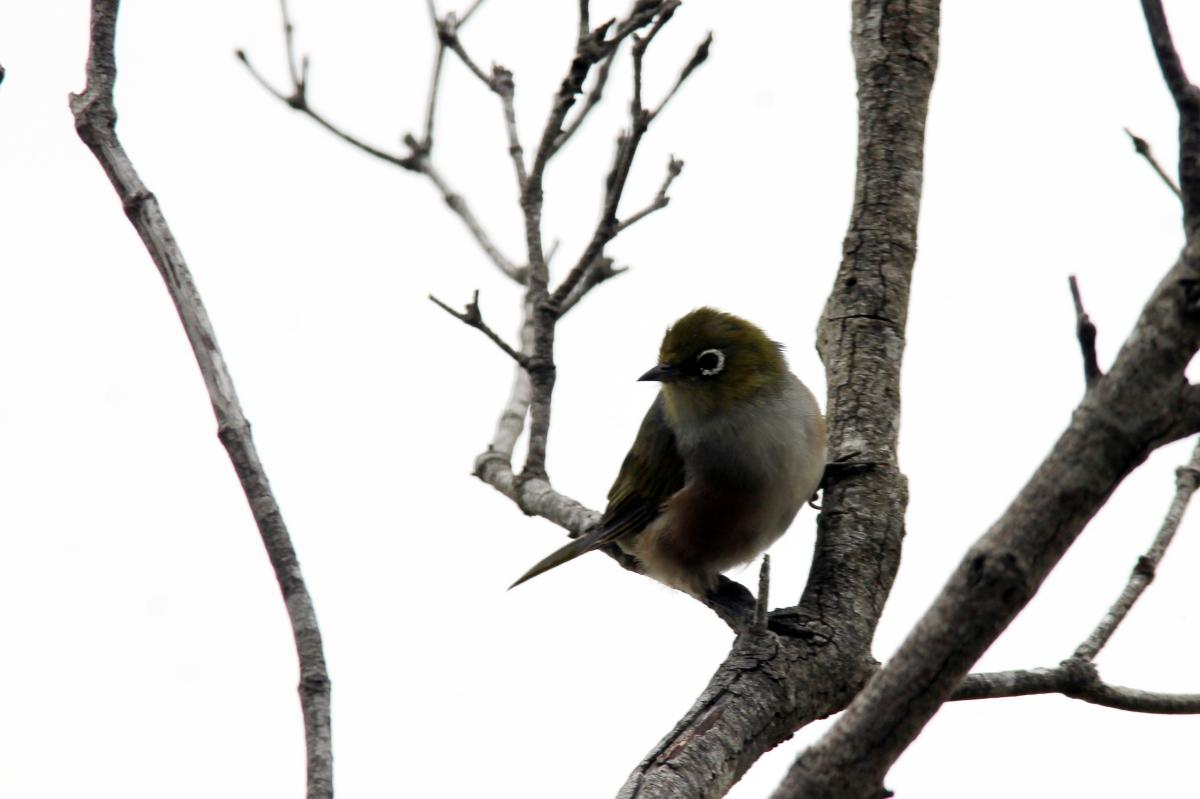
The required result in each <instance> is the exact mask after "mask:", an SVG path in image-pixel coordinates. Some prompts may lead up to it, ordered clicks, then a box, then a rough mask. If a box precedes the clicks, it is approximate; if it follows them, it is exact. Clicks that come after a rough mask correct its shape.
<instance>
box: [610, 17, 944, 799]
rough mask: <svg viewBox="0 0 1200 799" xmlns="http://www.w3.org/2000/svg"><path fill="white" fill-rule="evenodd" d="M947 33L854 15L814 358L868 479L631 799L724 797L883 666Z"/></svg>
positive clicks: (837, 504)
mask: <svg viewBox="0 0 1200 799" xmlns="http://www.w3.org/2000/svg"><path fill="white" fill-rule="evenodd" d="M937 26H938V6H937V3H936V2H930V1H929V0H916V1H910V2H909V3H905V4H896V3H886V2H883V1H882V0H870V1H869V2H864V1H863V0H859V1H858V2H855V3H854V24H853V28H852V30H853V34H852V41H853V46H854V50H855V58H856V60H857V62H858V80H859V103H860V111H859V143H858V164H859V167H858V170H859V171H858V177H857V180H856V182H855V197H854V206H853V209H852V212H851V222H850V227H849V230H848V231H847V236H846V243H845V247H844V253H845V256H844V258H843V260H842V263H841V266H840V268H839V271H838V275H837V278H836V280H835V281H834V284H833V287H832V290H831V292H830V298H829V301H828V304H827V305H826V307H825V312H824V314H823V316H822V319H821V322H820V326H819V328H818V341H817V347H818V352H819V353H820V354H821V357H822V360H823V361H824V363H825V368H826V375H827V378H826V384H827V385H828V386H829V398H828V401H827V404H826V408H827V410H826V419H827V422H828V425H829V431H830V445H831V449H832V454H833V456H834V459H835V460H836V459H837V458H838V457H842V456H853V457H854V458H855V459H856V460H858V461H866V462H869V463H870V464H871V468H858V469H853V470H851V469H846V470H840V471H839V472H838V473H837V475H836V477H834V478H833V479H831V480H830V481H829V482H828V484H827V486H826V489H825V494H824V499H823V505H824V509H823V510H822V512H821V516H820V519H819V521H818V528H817V546H816V551H815V553H814V559H813V565H812V568H811V570H810V576H809V582H808V585H807V587H806V588H805V591H804V595H803V597H802V598H801V600H800V603H799V604H798V605H797V606H795V607H790V608H783V609H779V610H776V611H774V612H772V613H771V614H770V617H769V619H768V628H769V630H770V631H771V634H769V635H759V636H751V635H742V636H739V638H738V640H737V642H736V643H735V645H734V648H733V651H731V652H730V655H729V657H728V658H727V659H726V660H725V662H724V663H723V664H722V665H721V666H720V667H719V668H718V670H717V672H716V674H714V675H713V678H712V680H711V681H710V682H709V685H708V687H707V688H706V689H705V691H704V693H703V694H701V696H700V697H699V698H698V699H697V700H696V702H695V703H694V704H693V705H692V708H691V710H689V711H688V713H687V714H686V715H685V716H684V717H683V718H682V719H681V720H680V722H679V723H678V724H677V725H676V727H675V729H673V730H672V731H671V732H669V733H668V734H667V736H666V737H665V738H664V739H663V740H662V742H661V743H660V744H659V745H658V746H657V747H655V749H654V750H652V751H651V752H650V754H649V755H648V756H647V757H646V758H645V759H644V760H643V761H642V762H641V764H639V765H638V767H637V768H635V769H634V771H633V773H632V774H631V775H630V776H629V778H628V779H627V780H626V783H625V786H624V787H623V788H622V791H621V794H620V796H622V797H635V796H636V797H676V796H704V797H716V796H720V795H722V794H723V793H724V791H726V790H727V789H728V787H729V786H730V785H732V784H733V783H734V782H736V781H737V780H738V779H739V778H740V777H741V776H742V774H743V773H744V772H745V771H746V769H748V768H749V767H750V765H752V764H753V763H754V762H755V761H756V760H757V759H758V758H759V757H760V756H761V755H762V754H763V753H764V752H766V751H768V750H769V749H771V748H773V747H774V746H776V745H778V744H779V743H780V742H782V741H784V740H786V739H787V738H789V737H790V736H791V735H792V734H793V733H794V732H795V731H796V730H797V729H799V728H801V727H803V726H804V725H806V724H808V723H810V722H812V721H815V720H816V719H819V718H824V717H826V716H828V715H830V714H831V713H835V712H837V711H838V710H839V709H841V708H844V707H845V706H846V704H847V703H848V702H849V701H850V700H851V698H852V697H853V696H854V695H855V694H856V693H857V692H858V691H859V690H860V689H861V688H862V686H863V684H864V682H865V681H866V680H867V678H868V677H869V676H870V675H871V674H872V673H873V671H874V670H875V669H877V668H878V664H877V663H876V662H875V661H874V659H873V658H872V657H871V639H872V636H873V634H874V630H875V626H876V624H877V623H878V618H879V613H880V612H881V610H882V608H883V604H884V600H885V599H886V598H887V595H888V592H889V591H890V589H891V583H892V580H893V578H894V575H895V570H896V566H897V564H898V558H899V551H900V542H901V540H902V538H903V534H904V509H905V504H906V500H907V484H906V481H905V478H904V475H903V474H901V472H900V470H899V468H898V466H897V464H896V445H897V436H898V431H899V379H900V361H901V357H902V355H903V352H904V327H905V322H906V319H907V306H908V297H909V284H910V278H911V272H912V268H913V262H914V255H915V251H916V232H917V220H918V209H919V200H920V191H921V185H922V175H923V163H922V143H923V136H924V125H925V113H926V109H927V107H928V99H929V92H930V89H931V87H932V83H933V73H934V67H935V64H936V62H937ZM851 795H852V794H842V795H841V796H840V797H839V799H843V797H846V796H851Z"/></svg>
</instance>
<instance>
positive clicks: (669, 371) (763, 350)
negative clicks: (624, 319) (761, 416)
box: [640, 308, 788, 415]
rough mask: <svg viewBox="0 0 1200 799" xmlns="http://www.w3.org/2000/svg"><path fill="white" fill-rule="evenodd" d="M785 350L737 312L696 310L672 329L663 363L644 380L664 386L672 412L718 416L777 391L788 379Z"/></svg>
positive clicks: (665, 341)
mask: <svg viewBox="0 0 1200 799" xmlns="http://www.w3.org/2000/svg"><path fill="white" fill-rule="evenodd" d="M787 373H788V370H787V361H786V360H785V359H784V357H783V348H782V347H781V346H780V345H779V344H777V343H775V342H774V341H771V339H769V338H767V335H766V333H764V332H763V331H762V330H761V329H759V328H758V327H757V326H756V325H753V324H751V323H750V322H747V321H746V320H745V319H742V318H741V317H738V316H734V315H733V314H728V313H723V312H721V311H717V310H714V309H712V308H697V309H696V310H694V311H692V312H691V313H689V314H687V315H686V316H684V317H683V318H681V319H680V320H679V321H677V322H676V323H675V324H673V325H671V327H670V328H669V329H668V330H667V334H666V335H665V336H664V337H663V342H662V347H661V348H660V349H659V352H658V365H657V366H655V367H654V368H653V369H651V370H650V371H648V372H646V374H644V375H642V377H641V378H640V379H641V380H657V381H659V382H661V383H662V384H663V393H664V394H665V396H666V400H667V406H668V409H669V410H670V411H671V412H679V411H688V412H690V413H689V414H688V415H691V414H693V413H699V414H706V413H716V412H720V411H724V410H728V409H729V408H731V407H733V406H735V405H736V404H738V403H740V402H746V401H750V400H753V399H754V398H756V397H757V396H758V395H759V394H760V393H761V392H764V391H774V390H778V388H779V387H780V386H781V385H782V381H783V378H784V377H785V376H786V375H787Z"/></svg>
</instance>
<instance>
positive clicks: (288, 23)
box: [279, 0, 306, 93]
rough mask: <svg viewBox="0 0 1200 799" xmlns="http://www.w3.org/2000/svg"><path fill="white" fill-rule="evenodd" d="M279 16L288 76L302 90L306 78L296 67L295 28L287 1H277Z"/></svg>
mask: <svg viewBox="0 0 1200 799" xmlns="http://www.w3.org/2000/svg"><path fill="white" fill-rule="evenodd" d="M279 15H280V16H281V17H282V18H283V43H284V47H285V48H286V49H287V65H288V74H289V75H291V77H292V84H293V85H295V86H297V87H299V88H300V89H301V90H303V89H304V83H305V78H306V76H305V75H304V74H303V72H302V71H299V70H298V69H297V67H296V42H295V39H296V27H295V26H294V25H293V24H292V15H291V14H290V13H289V12H288V4H287V0H279ZM301 93H303V92H301Z"/></svg>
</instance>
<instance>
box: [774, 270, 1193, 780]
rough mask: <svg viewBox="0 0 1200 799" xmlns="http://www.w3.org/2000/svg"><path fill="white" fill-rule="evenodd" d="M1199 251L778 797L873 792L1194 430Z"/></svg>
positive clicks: (1150, 306) (1161, 289)
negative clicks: (1159, 451) (1072, 552)
mask: <svg viewBox="0 0 1200 799" xmlns="http://www.w3.org/2000/svg"><path fill="white" fill-rule="evenodd" d="M1196 254H1197V253H1195V252H1194V251H1193V249H1192V247H1191V246H1189V248H1186V249H1185V251H1184V253H1183V254H1182V255H1181V257H1180V259H1179V260H1178V261H1177V262H1176V264H1175V266H1174V267H1173V268H1172V269H1171V270H1170V271H1169V272H1168V274H1167V276H1166V277H1165V278H1164V279H1163V281H1162V282H1161V283H1160V284H1159V286H1158V288H1157V289H1156V290H1155V292H1154V294H1153V295H1152V296H1151V298H1150V300H1149V301H1148V302H1147V304H1146V306H1145V308H1144V309H1143V311H1142V314H1141V316H1140V317H1139V319H1138V322H1137V324H1136V325H1135V328H1134V330H1133V332H1132V333H1131V335H1130V336H1129V338H1128V339H1127V340H1126V341H1125V344H1124V346H1123V347H1122V348H1121V351H1120V353H1119V354H1118V355H1117V358H1116V360H1115V361H1114V363H1113V366H1112V368H1111V369H1110V371H1109V373H1108V375H1107V376H1106V377H1105V378H1104V379H1103V380H1100V381H1097V383H1096V384H1095V385H1094V386H1093V387H1092V389H1091V390H1090V391H1088V392H1087V393H1086V394H1085V395H1084V398H1083V400H1082V402H1080V404H1079V407H1078V408H1077V409H1076V411H1075V414H1074V416H1073V417H1072V420H1071V423H1070V425H1069V426H1068V427H1067V429H1066V430H1065V431H1064V432H1063V434H1062V435H1061V436H1060V437H1059V440H1058V442H1057V443H1056V444H1055V445H1054V448H1053V450H1052V451H1051V453H1050V454H1049V455H1048V456H1047V457H1046V459H1045V460H1044V461H1043V462H1042V464H1041V466H1039V467H1038V469H1037V471H1036V472H1035V473H1034V475H1033V477H1032V478H1031V479H1030V480H1029V482H1028V483H1026V485H1025V487H1024V488H1023V489H1022V490H1021V492H1020V494H1019V495H1018V496H1017V498H1016V499H1015V500H1014V501H1013V503H1012V504H1011V505H1010V506H1009V508H1008V509H1007V510H1006V511H1005V512H1004V514H1003V515H1002V516H1001V517H1000V519H999V520H998V521H997V522H996V523H995V524H994V525H993V526H992V528H991V529H990V530H989V531H988V532H987V533H986V534H985V535H984V536H983V537H982V538H981V539H980V540H979V541H978V542H977V543H976V544H975V545H974V546H973V547H972V548H971V549H970V550H969V551H968V553H967V555H966V557H965V558H964V559H963V561H962V563H961V564H960V565H959V567H958V568H957V569H956V570H955V572H954V574H953V575H952V576H951V577H950V580H949V582H948V583H947V585H946V587H945V588H944V589H943V590H942V592H941V594H940V595H939V596H938V597H937V599H935V600H934V603H933V606H932V607H931V608H930V609H929V611H928V612H927V613H926V614H925V615H924V616H923V617H922V618H921V620H920V621H918V623H917V625H916V627H915V628H914V629H913V631H912V632H911V633H910V634H909V636H908V638H907V640H906V641H905V642H904V643H903V644H902V645H901V647H900V648H899V650H897V652H896V653H895V655H894V656H893V657H892V659H891V661H890V662H889V663H887V664H886V665H885V666H884V667H883V669H881V670H880V671H879V672H878V673H876V674H875V676H874V677H872V679H871V680H870V682H869V683H868V684H867V685H866V687H865V688H864V689H863V690H862V692H861V693H859V694H858V696H856V697H855V698H854V701H853V702H851V703H850V705H849V706H848V707H847V709H846V712H845V713H844V714H842V716H841V717H840V718H839V719H838V721H837V722H836V723H835V724H834V725H833V727H832V728H830V730H829V731H828V732H827V733H826V735H825V736H824V737H823V738H822V739H821V740H820V741H819V742H818V743H817V744H816V745H815V746H813V747H812V748H810V749H809V750H808V751H807V752H805V753H804V755H803V756H802V757H801V758H800V760H798V761H797V764H796V765H795V766H794V767H793V769H792V771H791V772H790V773H789V775H788V779H787V780H786V781H785V783H784V785H783V786H782V787H781V789H780V791H779V792H778V794H777V796H778V797H790V796H799V795H801V792H803V791H809V793H804V794H803V795H805V796H807V797H825V796H830V797H832V796H837V797H843V796H865V795H868V794H870V793H871V792H872V791H874V790H877V789H878V788H879V787H880V786H881V785H882V780H883V776H884V774H885V773H886V772H887V770H888V768H890V766H891V764H892V763H893V762H894V761H895V759H896V758H897V757H898V756H899V754H900V753H901V752H902V751H904V749H905V748H906V747H907V746H908V744H909V743H910V742H911V741H912V740H913V739H914V738H915V737H916V735H917V734H918V733H919V732H920V730H921V729H922V728H923V727H924V725H925V723H926V722H927V721H928V720H929V718H930V717H932V715H933V713H934V712H935V711H936V710H937V708H938V707H939V706H940V705H941V704H942V702H944V701H946V700H947V699H949V698H950V696H951V695H952V694H953V693H954V691H955V689H956V688H957V687H958V684H959V682H960V681H961V680H962V678H963V676H964V675H965V674H966V672H967V669H968V668H970V666H971V665H972V664H973V663H974V662H975V661H976V660H977V659H978V658H979V656H980V655H981V654H982V653H983V651H984V650H985V649H986V648H987V647H988V646H989V645H990V644H991V643H992V642H993V641H994V640H995V639H996V637H997V636H998V635H999V634H1000V633H1001V632H1002V631H1003V630H1004V628H1005V627H1006V626H1007V625H1008V624H1009V622H1011V621H1012V619H1013V618H1014V617H1015V616H1016V614H1017V613H1018V612H1019V611H1020V610H1021V608H1022V607H1023V606H1024V605H1025V603H1026V602H1028V601H1029V599H1030V598H1031V597H1032V596H1033V594H1034V592H1035V591H1036V590H1037V588H1038V586H1039V585H1041V583H1042V581H1043V580H1044V579H1045V578H1046V576H1047V575H1048V574H1049V572H1050V570H1051V569H1052V568H1053V567H1054V566H1055V564H1056V563H1057V562H1058V560H1059V558H1061V557H1062V555H1063V553H1064V552H1065V551H1066V550H1067V548H1068V547H1069V546H1070V545H1071V543H1072V542H1073V541H1074V540H1075V538H1076V537H1077V536H1078V535H1079V533H1080V532H1081V531H1082V530H1083V528H1084V526H1085V525H1086V524H1087V522H1088V521H1089V520H1090V519H1091V517H1092V516H1093V515H1094V514H1095V513H1096V511H1097V510H1099V508H1100V507H1101V506H1102V505H1103V503H1104V502H1105V501H1106V500H1107V499H1108V497H1109V496H1110V495H1111V494H1112V492H1113V491H1114V490H1115V489H1116V487H1117V486H1118V485H1119V484H1120V482H1121V481H1122V480H1123V479H1124V477H1125V476H1126V475H1127V474H1129V472H1130V471H1132V470H1133V469H1134V468H1136V467H1137V466H1138V465H1139V464H1141V463H1142V461H1144V460H1145V459H1146V457H1147V456H1148V455H1149V453H1150V452H1151V451H1153V450H1154V449H1155V448H1156V447H1159V446H1161V445H1163V444H1166V443H1169V442H1170V441H1171V440H1174V439H1176V438H1179V437H1180V436H1181V435H1184V434H1186V433H1187V431H1186V430H1185V429H1183V428H1182V427H1181V425H1180V424H1179V418H1178V417H1179V414H1180V405H1179V399H1180V397H1181V396H1183V394H1184V393H1185V392H1184V391H1183V387H1184V386H1185V385H1186V384H1185V382H1184V379H1183V370H1184V368H1185V367H1186V365H1187V364H1188V362H1189V361H1190V360H1191V358H1192V356H1193V355H1194V354H1195V352H1196V351H1197V349H1200V314H1197V312H1196V299H1195V293H1196V292H1195V286H1196V284H1197V281H1200V268H1198V267H1200V263H1198V262H1197V259H1196ZM1113 701H1116V699H1115V698H1114V700H1113Z"/></svg>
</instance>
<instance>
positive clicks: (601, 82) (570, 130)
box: [554, 0, 617, 152]
mask: <svg viewBox="0 0 1200 799" xmlns="http://www.w3.org/2000/svg"><path fill="white" fill-rule="evenodd" d="M585 2H586V0H585ZM616 57H617V50H616V49H614V50H613V51H612V52H611V53H609V54H608V57H607V58H605V59H604V60H603V61H601V62H600V69H598V70H597V71H596V77H595V78H593V79H592V88H591V89H590V90H589V91H588V94H587V97H586V98H585V99H584V101H583V105H582V106H580V107H579V111H577V112H576V113H575V116H574V117H573V118H572V119H571V121H570V122H568V123H566V124H564V125H563V129H562V132H561V133H559V134H558V138H556V139H555V140H554V152H558V151H559V150H560V149H562V146H563V145H564V144H566V143H567V142H568V141H570V140H571V137H572V136H574V135H575V131H577V130H579V128H580V126H581V125H583V122H584V120H585V119H587V118H588V115H589V114H591V112H592V109H593V108H595V107H596V106H597V105H599V104H600V101H601V100H602V99H604V87H605V86H606V85H608V76H609V74H610V73H611V72H612V64H613V59H615V58H616Z"/></svg>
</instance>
